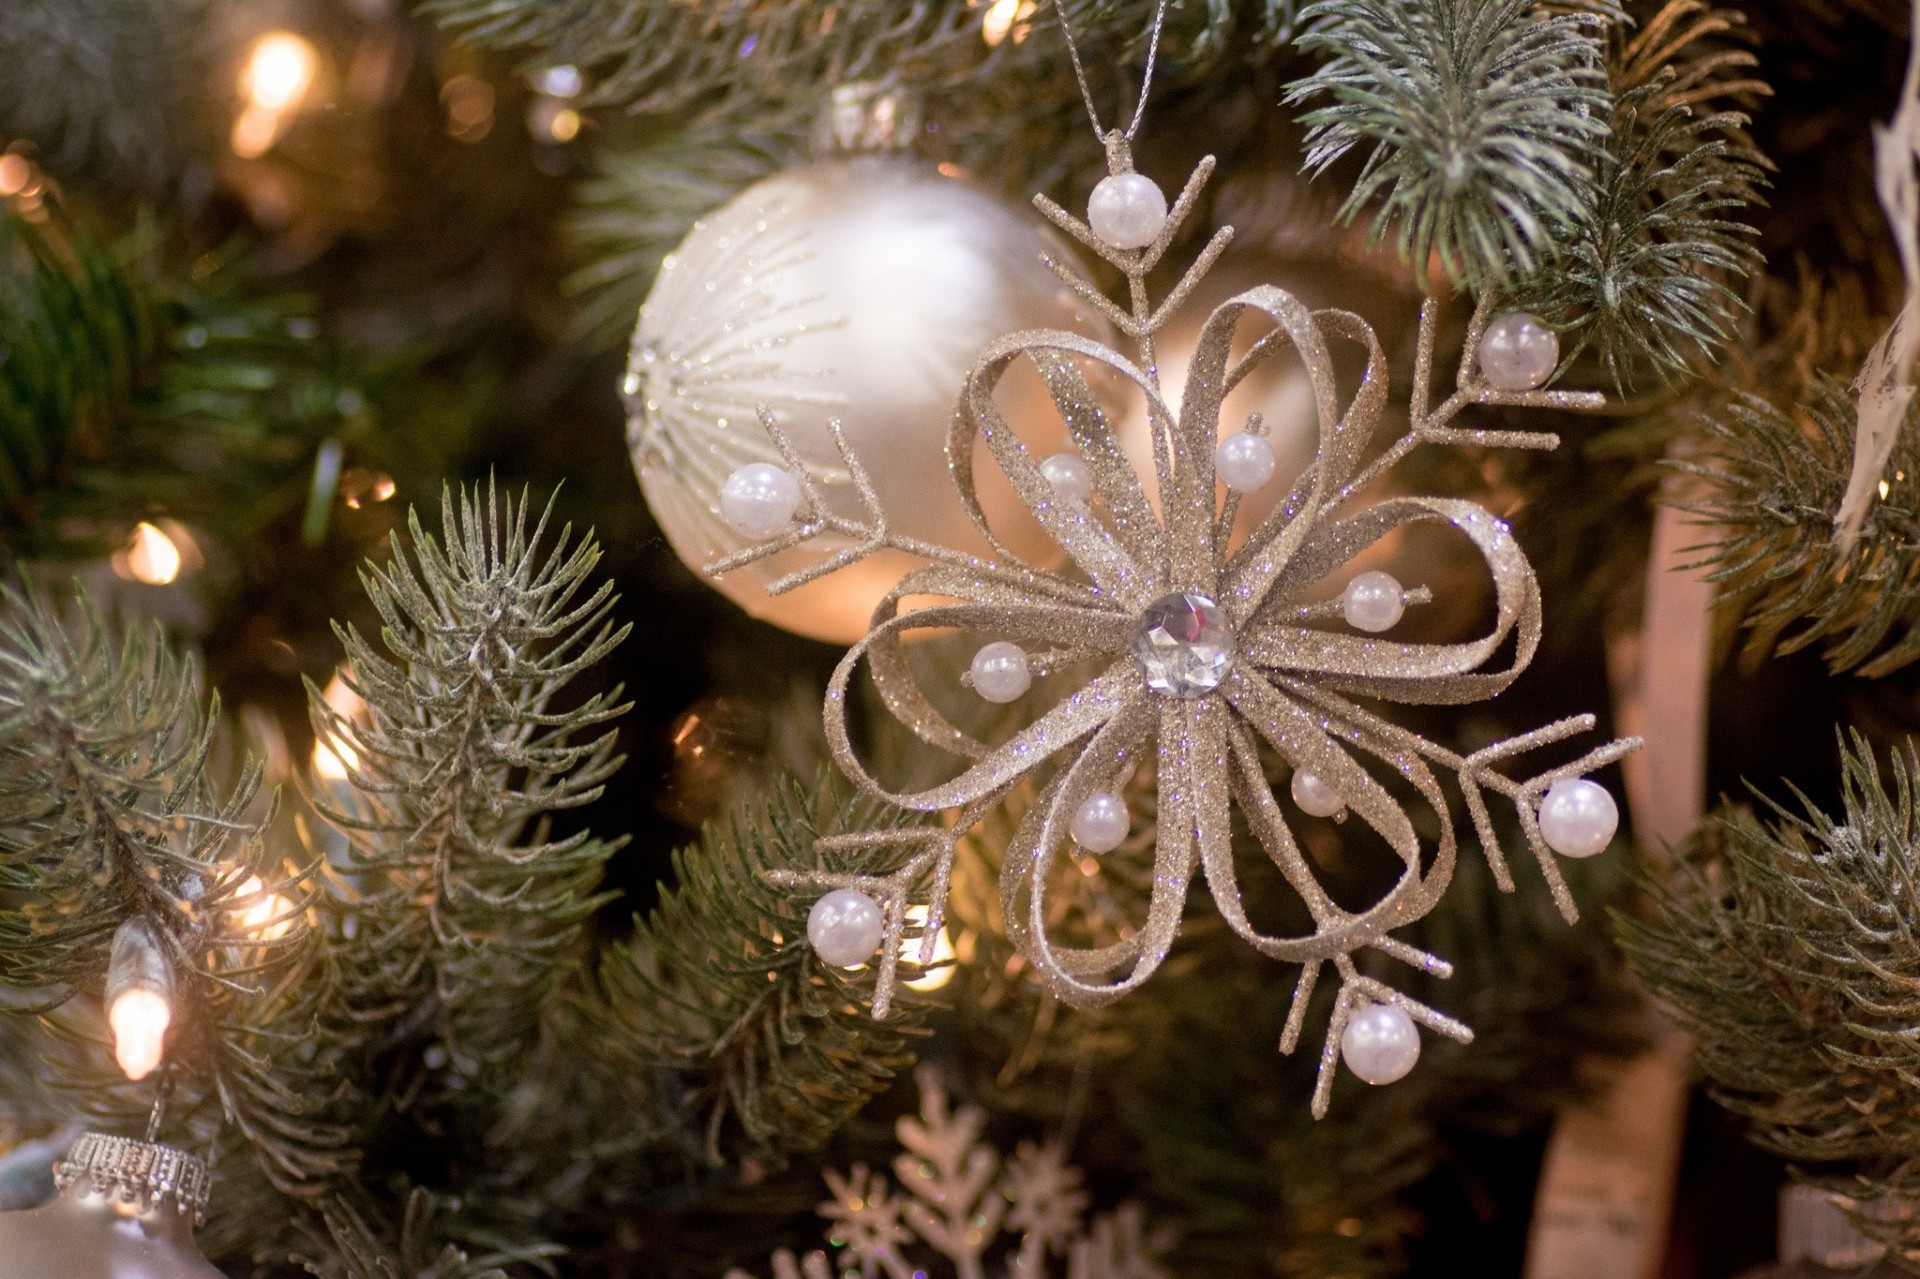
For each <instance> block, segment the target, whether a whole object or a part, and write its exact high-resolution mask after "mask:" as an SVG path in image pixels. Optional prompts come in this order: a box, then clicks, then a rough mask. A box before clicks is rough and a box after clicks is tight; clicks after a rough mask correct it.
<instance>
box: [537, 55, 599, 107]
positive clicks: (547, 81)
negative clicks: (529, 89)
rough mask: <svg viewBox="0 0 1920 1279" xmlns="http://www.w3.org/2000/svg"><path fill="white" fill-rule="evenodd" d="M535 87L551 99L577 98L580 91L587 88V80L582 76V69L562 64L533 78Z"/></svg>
mask: <svg viewBox="0 0 1920 1279" xmlns="http://www.w3.org/2000/svg"><path fill="white" fill-rule="evenodd" d="M533 87H534V88H536V89H538V90H539V91H540V92H542V93H544V94H546V95H547V96H549V97H554V98H577V97H579V96H580V90H582V89H584V88H586V87H587V82H586V78H585V77H584V76H582V75H581V74H580V68H578V67H571V66H567V65H566V64H564V63H562V64H561V65H560V66H557V67H548V68H547V69H546V70H545V71H542V72H540V73H539V74H538V75H536V76H534V77H533Z"/></svg>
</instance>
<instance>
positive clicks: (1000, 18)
mask: <svg viewBox="0 0 1920 1279" xmlns="http://www.w3.org/2000/svg"><path fill="white" fill-rule="evenodd" d="M1038 7H1039V6H1037V5H1036V4H1035V3H1034V0H993V3H992V4H990V5H988V6H987V11H986V12H985V13H983V14H981V15H980V38H981V39H982V40H985V41H986V42H987V47H988V48H990V49H991V48H995V47H997V46H998V45H999V44H1000V42H1001V41H1002V40H1005V39H1006V38H1007V34H1008V33H1009V32H1012V34H1013V42H1014V43H1015V44H1019V43H1020V42H1021V41H1022V40H1024V39H1026V38H1027V31H1028V30H1029V28H1028V27H1027V26H1026V22H1027V20H1028V19H1029V18H1031V17H1033V15H1034V13H1035V12H1036V11H1037V10H1038ZM1016 25H1017V28H1018V29H1016Z"/></svg>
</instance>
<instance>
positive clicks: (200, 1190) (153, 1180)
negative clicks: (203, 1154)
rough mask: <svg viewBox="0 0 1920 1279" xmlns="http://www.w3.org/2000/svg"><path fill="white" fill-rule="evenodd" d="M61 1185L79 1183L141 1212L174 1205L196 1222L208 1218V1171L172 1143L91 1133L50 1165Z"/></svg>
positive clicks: (55, 1182)
mask: <svg viewBox="0 0 1920 1279" xmlns="http://www.w3.org/2000/svg"><path fill="white" fill-rule="evenodd" d="M53 1182H54V1185H56V1186H58V1187H59V1188H60V1189H61V1190H66V1189H67V1188H68V1187H70V1186H74V1185H77V1184H79V1183H81V1182H86V1183H89V1184H90V1185H91V1187H92V1189H93V1190H95V1191H97V1192H98V1193H100V1194H103V1195H114V1196H117V1197H118V1198H121V1199H125V1200H128V1201H130V1202H132V1203H134V1204H137V1205H138V1206H139V1208H140V1210H141V1211H142V1212H146V1211H150V1210H152V1209H155V1208H164V1207H169V1206H170V1207H172V1208H173V1209H174V1210H175V1211H177V1212H182V1213H186V1214H188V1215H189V1216H191V1217H192V1218H193V1224H194V1225H196V1226H198V1225H199V1224H200V1223H201V1222H203V1221H205V1220H206V1216H207V1200H208V1195H209V1191H210V1188H211V1184H212V1176H211V1174H210V1173H209V1172H208V1171H207V1165H206V1164H205V1163H204V1162H203V1161H201V1160H200V1159H197V1158H195V1157H194V1156H192V1155H190V1154H188V1153H187V1152H186V1151H184V1150H178V1149H176V1148H174V1147H172V1146H162V1145H158V1144H156V1143H154V1142H150V1141H134V1140H132V1139H131V1138H128V1137H109V1136H107V1135H106V1134H105V1133H97V1132H90V1133H86V1134H84V1135H83V1136H82V1137H81V1138H80V1140H78V1141H76V1142H74V1143H73V1149H72V1150H69V1151H68V1152H67V1156H66V1158H65V1159H63V1160H61V1161H60V1162H59V1163H57V1164H55V1165H54V1166H53Z"/></svg>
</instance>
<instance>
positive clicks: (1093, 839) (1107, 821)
mask: <svg viewBox="0 0 1920 1279" xmlns="http://www.w3.org/2000/svg"><path fill="white" fill-rule="evenodd" d="M1069 825H1070V827H1071V829H1072V831H1073V838H1074V839H1075V840H1076V841H1077V842H1078V843H1079V845H1080V847H1082V848H1084V849H1086V850H1087V851H1088V852H1090V853H1110V852H1112V851H1113V850H1114V849H1116V848H1118V847H1120V842H1121V841H1122V840H1124V839H1125V838H1126V837H1127V832H1128V831H1129V830H1130V829H1132V827H1133V815H1132V814H1131V813H1129V812H1127V801H1125V800H1124V799H1121V798H1120V797H1119V796H1118V795H1108V794H1104V793H1103V794H1099V795H1089V796H1087V797H1086V798H1085V799H1083V800H1081V801H1080V807H1078V808H1076V809H1074V810H1073V821H1072V822H1071V823H1069Z"/></svg>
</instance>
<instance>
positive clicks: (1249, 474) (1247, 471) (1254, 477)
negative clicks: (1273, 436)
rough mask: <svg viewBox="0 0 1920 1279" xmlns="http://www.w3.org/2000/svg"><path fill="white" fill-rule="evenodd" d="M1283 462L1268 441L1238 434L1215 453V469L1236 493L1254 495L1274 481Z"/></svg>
mask: <svg viewBox="0 0 1920 1279" xmlns="http://www.w3.org/2000/svg"><path fill="white" fill-rule="evenodd" d="M1279 464H1280V460H1279V458H1277V457H1276V456H1274V452H1273V445H1271V444H1269V443H1268V442H1267V440H1266V437H1264V436H1260V435H1254V434H1251V433H1250V432H1247V431H1235V432H1234V433H1233V434H1232V435H1229V436H1228V437H1227V438H1226V439H1224V440H1222V441H1220V447H1219V448H1217V449H1215V450H1214V451H1213V469H1214V472H1215V474H1217V475H1218V476H1219V477H1220V482H1221V483H1222V484H1224V485H1226V486H1227V487H1228V488H1230V489H1232V490H1233V491H1234V492H1235V493H1254V492H1258V491H1259V490H1260V489H1263V488H1265V487H1266V486H1267V484H1268V482H1269V481H1271V480H1272V479H1273V473H1274V470H1275V469H1276V468H1277V467H1278V466H1279Z"/></svg>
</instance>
